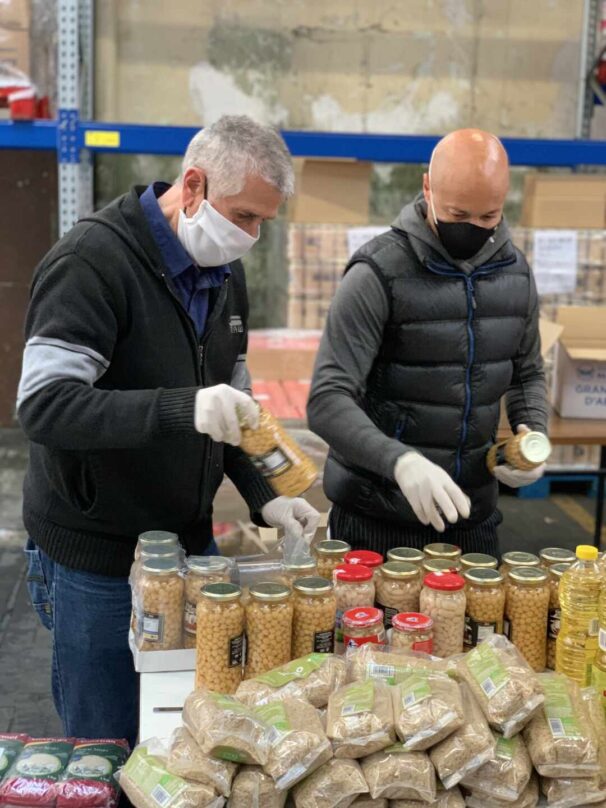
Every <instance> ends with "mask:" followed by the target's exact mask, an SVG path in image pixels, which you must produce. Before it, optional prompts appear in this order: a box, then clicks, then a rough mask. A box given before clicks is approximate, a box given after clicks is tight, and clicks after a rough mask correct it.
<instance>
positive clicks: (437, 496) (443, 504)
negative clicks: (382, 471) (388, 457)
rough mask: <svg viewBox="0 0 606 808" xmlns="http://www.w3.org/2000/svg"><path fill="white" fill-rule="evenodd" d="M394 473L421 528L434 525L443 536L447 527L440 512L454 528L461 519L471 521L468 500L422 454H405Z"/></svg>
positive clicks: (441, 470)
mask: <svg viewBox="0 0 606 808" xmlns="http://www.w3.org/2000/svg"><path fill="white" fill-rule="evenodd" d="M394 473H395V478H396V482H397V484H398V485H399V486H400V489H401V491H402V493H403V494H404V496H405V497H406V499H407V500H408V501H409V503H410V506H411V508H412V509H413V511H414V512H415V515H416V517H417V519H418V520H419V522H421V523H422V524H424V525H430V524H431V525H433V527H434V528H435V529H436V530H437V531H439V532H440V533H442V532H443V531H444V529H445V525H444V520H443V519H442V516H441V514H440V511H441V513H442V514H443V515H444V516H445V517H446V519H447V520H448V521H449V522H450V523H451V524H454V523H455V522H456V521H457V520H458V518H459V516H462V517H463V519H468V518H469V514H470V511H471V503H470V500H469V497H467V496H466V495H465V494H464V493H463V492H462V491H461V489H460V488H459V486H458V485H457V484H456V483H455V482H454V480H453V479H452V477H450V476H449V475H448V474H447V473H446V472H445V471H444V469H443V468H441V467H440V466H437V465H436V464H435V463H432V462H431V460H428V459H427V458H426V457H423V455H422V454H419V453H418V452H406V454H405V455H402V457H400V458H398V460H397V462H396V466H395V470H394ZM438 509H439V510H438Z"/></svg>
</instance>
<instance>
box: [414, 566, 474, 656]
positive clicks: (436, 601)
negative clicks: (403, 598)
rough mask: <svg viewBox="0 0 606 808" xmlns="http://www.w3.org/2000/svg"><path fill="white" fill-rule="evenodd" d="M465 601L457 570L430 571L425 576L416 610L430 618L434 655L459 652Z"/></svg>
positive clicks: (463, 626) (461, 582) (462, 585)
mask: <svg viewBox="0 0 606 808" xmlns="http://www.w3.org/2000/svg"><path fill="white" fill-rule="evenodd" d="M465 602H466V598H465V580H464V579H463V578H462V577H461V576H460V575H459V574H458V573H456V572H432V573H430V574H429V575H426V576H425V580H424V581H423V589H422V590H421V597H420V609H419V611H420V612H421V613H422V614H426V615H427V616H428V617H431V619H432V620H433V653H434V654H435V656H438V657H447V656H451V655H452V654H460V653H462V651H463V636H464V631H465Z"/></svg>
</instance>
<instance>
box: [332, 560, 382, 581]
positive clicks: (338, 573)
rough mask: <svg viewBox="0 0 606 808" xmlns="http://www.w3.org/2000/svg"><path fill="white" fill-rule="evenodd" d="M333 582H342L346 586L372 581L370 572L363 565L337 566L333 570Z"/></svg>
mask: <svg viewBox="0 0 606 808" xmlns="http://www.w3.org/2000/svg"><path fill="white" fill-rule="evenodd" d="M332 575H333V578H334V579H335V581H343V582H344V583H347V584H353V583H361V582H362V581H370V580H371V579H372V570H369V569H368V567H365V566H364V564H338V565H337V566H336V567H335V568H334V570H333V573H332Z"/></svg>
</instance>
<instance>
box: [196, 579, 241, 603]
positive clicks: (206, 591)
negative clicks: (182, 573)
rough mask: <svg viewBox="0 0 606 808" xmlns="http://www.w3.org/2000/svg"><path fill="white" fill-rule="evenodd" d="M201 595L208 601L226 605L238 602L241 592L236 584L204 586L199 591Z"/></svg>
mask: <svg viewBox="0 0 606 808" xmlns="http://www.w3.org/2000/svg"><path fill="white" fill-rule="evenodd" d="M200 592H201V594H202V595H204V597H205V598H208V599H209V600H215V601H220V602H222V603H226V602H227V601H230V600H238V598H239V597H241V595H242V590H241V589H240V587H239V586H237V585H236V584H223V583H216V584H206V586H203V587H202V589H201V590H200Z"/></svg>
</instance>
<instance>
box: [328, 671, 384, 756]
mask: <svg viewBox="0 0 606 808" xmlns="http://www.w3.org/2000/svg"><path fill="white" fill-rule="evenodd" d="M326 734H327V736H328V738H329V739H330V740H331V741H332V745H333V749H334V753H335V757H337V758H361V757H366V756H367V755H372V753H373V752H379V751H381V749H385V747H387V746H391V745H392V744H393V743H395V740H396V735H395V729H394V721H393V708H392V702H391V693H390V690H389V686H388V685H385V684H383V682H375V681H373V680H372V679H370V680H368V681H366V682H353V683H352V684H349V685H345V687H342V688H341V689H340V690H337V691H336V692H335V693H333V694H332V695H331V697H330V698H329V700H328V716H327V721H326Z"/></svg>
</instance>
